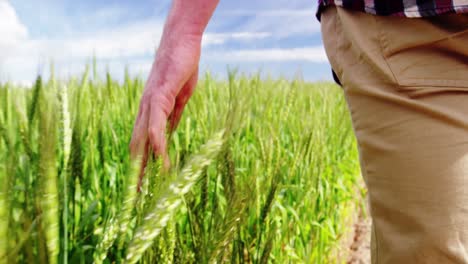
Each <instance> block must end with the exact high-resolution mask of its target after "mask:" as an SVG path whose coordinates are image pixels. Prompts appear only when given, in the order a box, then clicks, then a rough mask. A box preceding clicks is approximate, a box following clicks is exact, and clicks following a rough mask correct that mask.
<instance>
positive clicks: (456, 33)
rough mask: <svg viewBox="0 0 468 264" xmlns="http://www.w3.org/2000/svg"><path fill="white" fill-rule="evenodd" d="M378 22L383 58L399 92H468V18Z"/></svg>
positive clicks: (394, 19)
mask: <svg viewBox="0 0 468 264" xmlns="http://www.w3.org/2000/svg"><path fill="white" fill-rule="evenodd" d="M375 20H376V24H377V26H378V28H379V37H380V45H381V48H382V53H383V56H384V58H385V60H386V62H387V64H388V67H389V68H390V70H391V71H392V73H393V75H394V78H395V80H396V81H397V83H398V85H399V87H398V88H399V89H400V90H407V91H413V92H415V93H427V92H437V91H445V90H454V91H467V92H468V16H466V15H454V14H452V15H444V16H440V17H432V18H411V19H410V18H400V17H376V18H375ZM417 32H421V34H418V33H417Z"/></svg>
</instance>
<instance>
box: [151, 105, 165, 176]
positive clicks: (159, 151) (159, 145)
mask: <svg viewBox="0 0 468 264" xmlns="http://www.w3.org/2000/svg"><path fill="white" fill-rule="evenodd" d="M162 109H163V108H162V107H161V105H160V104H158V102H157V101H155V102H154V103H153V104H152V105H151V113H150V117H149V127H148V138H149V143H150V146H151V148H152V149H153V151H154V154H155V155H156V158H158V157H161V158H162V159H163V166H164V168H169V166H170V164H169V156H168V154H167V143H166V125H167V114H166V113H165V112H164V111H163V110H162Z"/></svg>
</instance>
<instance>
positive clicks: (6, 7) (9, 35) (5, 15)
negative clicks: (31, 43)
mask: <svg viewBox="0 0 468 264" xmlns="http://www.w3.org/2000/svg"><path fill="white" fill-rule="evenodd" d="M0 19H1V23H0V36H1V38H0V47H1V48H3V49H5V48H7V47H11V46H12V45H15V44H17V43H18V42H20V41H23V40H24V39H26V38H27V36H28V30H27V29H26V27H25V26H24V25H23V24H22V23H21V22H20V20H19V19H18V16H17V15H16V12H15V9H13V7H12V6H11V5H10V3H9V2H7V1H0ZM0 55H1V54H0Z"/></svg>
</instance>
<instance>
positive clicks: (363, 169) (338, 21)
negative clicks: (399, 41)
mask: <svg viewBox="0 0 468 264" xmlns="http://www.w3.org/2000/svg"><path fill="white" fill-rule="evenodd" d="M341 11H343V12H344V13H345V12H346V10H343V9H340V7H336V22H335V31H336V32H337V33H339V34H338V36H339V38H338V41H339V43H338V46H337V48H336V52H335V56H336V57H337V58H336V59H335V60H338V59H339V58H342V57H343V56H340V54H339V53H340V52H341V51H342V50H341V47H342V45H340V44H343V41H346V40H347V39H343V38H344V37H345V34H344V33H343V32H344V31H343V23H342V21H341ZM372 17H374V16H372ZM374 19H375V18H374ZM375 26H376V23H375V21H374V27H375ZM338 27H340V32H338ZM374 32H376V31H374ZM347 41H349V40H347ZM378 45H379V47H380V43H378ZM380 48H381V47H380ZM348 52H349V51H348ZM337 64H338V65H340V64H341V63H340V62H338V61H337ZM387 66H388V65H387ZM340 68H341V67H340ZM340 70H343V69H340ZM341 74H343V73H341ZM392 75H393V72H392ZM393 77H394V76H393ZM342 83H343V88H344V87H345V86H347V85H346V84H345V83H344V82H343V80H342ZM348 90H349V89H348ZM343 93H344V96H345V98H346V91H345V90H343ZM346 102H347V105H348V109H349V110H350V114H351V116H352V119H353V120H357V118H356V116H355V114H354V117H353V113H356V112H355V111H354V110H353V109H352V107H351V104H349V103H348V100H346ZM352 124H353V131H354V134H355V136H356V141H357V143H358V144H357V147H358V153H359V161H360V164H361V173H362V174H364V175H362V176H363V177H365V178H366V179H367V180H369V176H368V175H369V174H368V171H367V164H366V162H365V161H364V158H363V157H362V154H363V152H362V150H361V147H360V145H361V144H360V141H359V139H358V137H357V130H356V127H355V124H354V122H352ZM368 187H369V186H368ZM368 195H370V193H369V194H368ZM370 207H371V206H370ZM371 211H372V209H371ZM371 218H372V225H373V228H372V229H373V235H374V238H375V259H374V260H373V262H372V264H378V263H379V262H380V261H379V238H378V236H377V231H376V230H377V224H376V221H374V218H373V217H372V215H371ZM370 251H372V248H371V249H370Z"/></svg>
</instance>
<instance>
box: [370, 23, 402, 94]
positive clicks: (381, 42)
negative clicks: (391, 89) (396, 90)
mask: <svg viewBox="0 0 468 264" xmlns="http://www.w3.org/2000/svg"><path fill="white" fill-rule="evenodd" d="M378 19H379V17H376V16H372V20H373V22H374V28H376V30H375V32H377V34H378V35H377V39H378V43H377V45H378V46H379V48H380V54H381V56H382V59H383V61H384V62H385V65H387V68H388V70H389V71H390V72H391V73H392V77H393V81H394V82H395V84H396V85H397V86H398V87H400V86H401V84H400V82H399V81H398V79H397V78H396V75H395V73H394V72H393V70H392V67H390V64H389V63H388V61H387V58H386V57H385V53H384V47H383V46H382V45H385V46H386V45H387V39H386V38H385V37H384V34H383V31H382V29H381V27H380V26H379V25H378V21H377V20H378Z"/></svg>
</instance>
